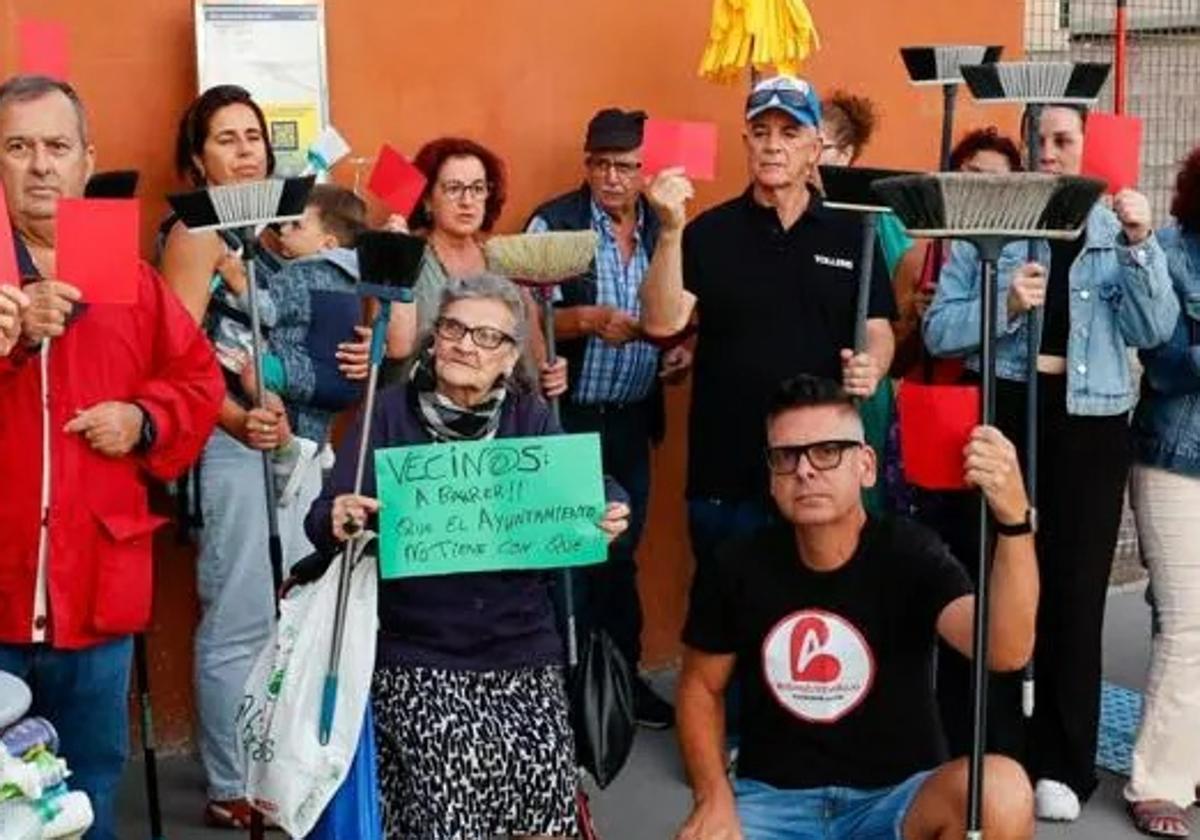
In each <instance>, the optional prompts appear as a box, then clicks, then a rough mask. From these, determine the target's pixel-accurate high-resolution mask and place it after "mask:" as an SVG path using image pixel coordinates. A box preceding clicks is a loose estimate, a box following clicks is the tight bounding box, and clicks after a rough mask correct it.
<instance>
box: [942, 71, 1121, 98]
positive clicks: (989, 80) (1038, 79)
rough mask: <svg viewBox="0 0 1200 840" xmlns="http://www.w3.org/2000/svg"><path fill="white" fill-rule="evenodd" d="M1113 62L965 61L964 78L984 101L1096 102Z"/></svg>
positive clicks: (972, 90) (972, 91)
mask: <svg viewBox="0 0 1200 840" xmlns="http://www.w3.org/2000/svg"><path fill="white" fill-rule="evenodd" d="M1111 66H1112V65H1110V64H1103V63H1098V62H1079V63H1072V62H1070V61H1001V62H997V63H994V64H977V65H964V66H963V68H962V75H963V79H964V80H965V81H966V83H967V87H969V88H970V89H971V95H972V96H974V97H975V98H976V99H978V100H980V101H982V102H988V103H999V102H1019V103H1022V104H1026V105H1054V104H1059V105H1093V104H1095V102H1096V100H1097V99H1098V98H1099V96H1100V90H1101V88H1103V87H1104V83H1105V82H1106V81H1107V80H1108V71H1109V69H1110V68H1111Z"/></svg>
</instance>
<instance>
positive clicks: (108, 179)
mask: <svg viewBox="0 0 1200 840" xmlns="http://www.w3.org/2000/svg"><path fill="white" fill-rule="evenodd" d="M139 177H140V175H139V173H138V172H137V170H135V169H119V170H113V171H111V172H97V173H96V174H95V175H93V176H92V177H91V178H89V179H88V182H87V186H86V187H84V190H83V196H84V198H133V197H134V195H135V194H136V193H137V185H138V179H139ZM147 659H148V657H147V653H146V634H145V633H137V634H135V635H134V637H133V663H134V674H135V677H136V679H137V696H138V707H139V709H140V711H141V721H140V723H141V730H142V760H143V761H144V763H145V772H146V807H147V810H148V811H149V812H150V813H149V817H150V838H151V840H162V838H163V837H164V836H165V835H164V834H163V824H162V801H161V799H160V797H159V788H158V753H157V751H156V745H155V741H154V713H153V709H152V708H151V706H150V668H149V665H148V662H147Z"/></svg>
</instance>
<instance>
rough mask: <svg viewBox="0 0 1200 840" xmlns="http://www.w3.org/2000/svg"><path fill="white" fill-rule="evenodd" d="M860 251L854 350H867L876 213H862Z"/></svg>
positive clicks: (876, 226)
mask: <svg viewBox="0 0 1200 840" xmlns="http://www.w3.org/2000/svg"><path fill="white" fill-rule="evenodd" d="M862 217H863V232H862V252H861V253H860V254H859V260H858V301H857V305H856V306H855V310H854V352H855V353H865V352H867V313H868V312H869V311H870V308H871V276H872V275H873V274H874V272H875V236H876V230H877V229H878V226H879V216H878V214H876V213H863V214H862Z"/></svg>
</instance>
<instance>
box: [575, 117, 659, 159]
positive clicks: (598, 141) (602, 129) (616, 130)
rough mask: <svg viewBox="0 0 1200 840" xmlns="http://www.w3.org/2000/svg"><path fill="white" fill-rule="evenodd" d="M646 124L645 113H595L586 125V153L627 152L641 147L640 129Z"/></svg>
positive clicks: (584, 146) (584, 145)
mask: <svg viewBox="0 0 1200 840" xmlns="http://www.w3.org/2000/svg"><path fill="white" fill-rule="evenodd" d="M645 122H646V112H645V111H622V110H621V109H620V108H605V109H604V110H603V111H597V112H596V116H594V117H592V121H591V122H589V123H588V128H587V139H586V140H584V143H583V149H584V151H586V152H597V151H616V152H628V151H630V150H632V149H636V148H638V147H639V146H641V145H642V128H643V126H644V125H645Z"/></svg>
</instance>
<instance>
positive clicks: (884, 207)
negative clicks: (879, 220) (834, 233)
mask: <svg viewBox="0 0 1200 840" xmlns="http://www.w3.org/2000/svg"><path fill="white" fill-rule="evenodd" d="M915 174H916V173H914V172H906V171H904V170H902V169H869V168H867V167H865V166H822V167H821V186H822V187H823V188H824V191H825V206H826V207H829V208H831V209H833V210H854V211H857V212H859V213H890V212H891V211H892V208H891V207H890V206H889V205H888V204H887V202H885V201H884V200H883V199H881V198H880V197H879V196H878V195H877V194H876V193H875V191H874V190H872V189H871V185H872V184H874V183H875V182H876V181H879V180H882V179H883V178H898V177H900V176H901V175H915Z"/></svg>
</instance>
